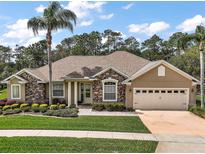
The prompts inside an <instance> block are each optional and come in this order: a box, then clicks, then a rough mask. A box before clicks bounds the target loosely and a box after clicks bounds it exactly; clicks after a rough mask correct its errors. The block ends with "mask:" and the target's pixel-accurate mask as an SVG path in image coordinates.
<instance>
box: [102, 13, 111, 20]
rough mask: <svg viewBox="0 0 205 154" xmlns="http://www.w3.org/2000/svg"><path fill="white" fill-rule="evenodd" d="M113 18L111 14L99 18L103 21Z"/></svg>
mask: <svg viewBox="0 0 205 154" xmlns="http://www.w3.org/2000/svg"><path fill="white" fill-rule="evenodd" d="M113 16H114V14H113V13H110V14H107V15H101V16H100V18H101V19H103V20H109V19H111V18H112V17H113Z"/></svg>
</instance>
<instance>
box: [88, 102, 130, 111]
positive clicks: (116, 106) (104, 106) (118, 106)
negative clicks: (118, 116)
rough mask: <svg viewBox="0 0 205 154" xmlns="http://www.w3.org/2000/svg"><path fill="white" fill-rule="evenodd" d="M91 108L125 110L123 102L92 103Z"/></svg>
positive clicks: (96, 109)
mask: <svg viewBox="0 0 205 154" xmlns="http://www.w3.org/2000/svg"><path fill="white" fill-rule="evenodd" d="M92 109H93V110H95V111H103V110H104V111H125V110H126V108H125V105H124V103H94V104H93V105H92Z"/></svg>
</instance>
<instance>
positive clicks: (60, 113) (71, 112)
mask: <svg viewBox="0 0 205 154" xmlns="http://www.w3.org/2000/svg"><path fill="white" fill-rule="evenodd" d="M44 115H47V116H57V117H77V116H78V109H76V108H70V109H59V110H48V111H47V112H45V113H44Z"/></svg>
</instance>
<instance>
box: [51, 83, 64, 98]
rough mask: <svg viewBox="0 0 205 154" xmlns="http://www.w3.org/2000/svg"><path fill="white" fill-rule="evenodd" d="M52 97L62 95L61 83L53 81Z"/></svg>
mask: <svg viewBox="0 0 205 154" xmlns="http://www.w3.org/2000/svg"><path fill="white" fill-rule="evenodd" d="M53 97H64V84H63V83H53Z"/></svg>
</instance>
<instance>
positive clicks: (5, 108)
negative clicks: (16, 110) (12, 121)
mask: <svg viewBox="0 0 205 154" xmlns="http://www.w3.org/2000/svg"><path fill="white" fill-rule="evenodd" d="M9 109H11V105H5V106H4V107H3V111H6V110H9Z"/></svg>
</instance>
